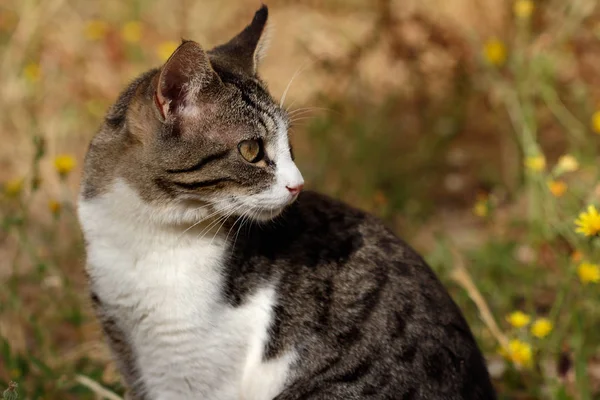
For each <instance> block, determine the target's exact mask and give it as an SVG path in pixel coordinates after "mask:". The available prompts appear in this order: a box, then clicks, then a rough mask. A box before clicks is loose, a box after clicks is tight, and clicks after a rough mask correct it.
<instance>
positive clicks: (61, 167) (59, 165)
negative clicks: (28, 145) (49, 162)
mask: <svg viewBox="0 0 600 400" xmlns="http://www.w3.org/2000/svg"><path fill="white" fill-rule="evenodd" d="M54 168H56V171H57V172H58V173H59V174H60V175H63V176H64V175H67V174H68V173H69V172H71V171H72V170H73V168H75V158H74V157H73V156H71V155H68V154H61V155H59V156H57V157H56V158H55V159H54Z"/></svg>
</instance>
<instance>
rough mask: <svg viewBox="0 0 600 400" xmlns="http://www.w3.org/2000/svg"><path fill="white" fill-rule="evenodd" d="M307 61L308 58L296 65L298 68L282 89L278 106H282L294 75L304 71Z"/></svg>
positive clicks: (294, 77)
mask: <svg viewBox="0 0 600 400" xmlns="http://www.w3.org/2000/svg"><path fill="white" fill-rule="evenodd" d="M309 62H310V60H307V61H305V62H303V63H302V64H301V65H300V66H299V67H298V69H296V72H294V75H292V77H291V79H290V81H289V82H288V84H287V86H286V87H285V90H284V91H283V94H282V95H281V100H279V107H283V103H285V98H286V97H287V94H288V91H289V90H290V87H291V86H292V83H293V82H294V79H296V77H298V76H300V74H302V72H304V70H305V69H306V67H307V66H308V64H309Z"/></svg>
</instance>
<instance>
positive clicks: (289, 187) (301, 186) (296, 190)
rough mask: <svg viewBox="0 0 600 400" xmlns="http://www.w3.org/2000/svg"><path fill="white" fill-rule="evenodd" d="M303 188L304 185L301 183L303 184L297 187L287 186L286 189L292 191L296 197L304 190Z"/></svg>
mask: <svg viewBox="0 0 600 400" xmlns="http://www.w3.org/2000/svg"><path fill="white" fill-rule="evenodd" d="M303 187H304V184H303V183H301V184H299V185H295V186H286V187H285V188H286V189H287V190H289V191H290V193H291V194H292V196H296V195H297V194H298V193H300V191H301V190H302V188H303Z"/></svg>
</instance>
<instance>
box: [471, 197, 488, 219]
mask: <svg viewBox="0 0 600 400" xmlns="http://www.w3.org/2000/svg"><path fill="white" fill-rule="evenodd" d="M489 211H490V210H489V208H488V204H487V201H485V200H478V201H477V203H475V205H474V206H473V214H475V215H477V216H478V217H481V218H483V217H487V215H488V214H489Z"/></svg>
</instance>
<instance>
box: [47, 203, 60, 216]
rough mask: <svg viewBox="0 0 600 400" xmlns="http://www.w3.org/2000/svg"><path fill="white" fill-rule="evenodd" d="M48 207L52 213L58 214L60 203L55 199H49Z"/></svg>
mask: <svg viewBox="0 0 600 400" xmlns="http://www.w3.org/2000/svg"><path fill="white" fill-rule="evenodd" d="M48 209H49V210H50V212H51V213H52V214H54V215H58V214H59V213H60V209H61V204H60V203H59V202H58V201H56V200H50V201H49V202H48Z"/></svg>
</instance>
